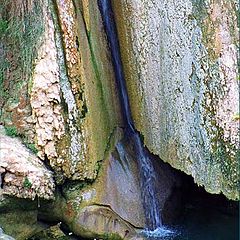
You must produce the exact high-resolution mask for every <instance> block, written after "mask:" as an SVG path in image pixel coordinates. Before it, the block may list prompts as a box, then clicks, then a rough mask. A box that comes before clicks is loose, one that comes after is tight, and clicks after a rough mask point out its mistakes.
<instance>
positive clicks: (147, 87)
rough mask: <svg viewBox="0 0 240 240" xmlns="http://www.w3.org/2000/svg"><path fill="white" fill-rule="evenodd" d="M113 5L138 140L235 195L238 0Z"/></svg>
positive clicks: (213, 188) (129, 0)
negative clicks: (140, 138) (140, 136)
mask: <svg viewBox="0 0 240 240" xmlns="http://www.w3.org/2000/svg"><path fill="white" fill-rule="evenodd" d="M112 3H113V7H114V10H115V18H116V23H117V28H118V33H119V39H120V46H121V54H122V60H123V65H124V71H125V77H126V82H127V88H128V93H129V98H130V105H131V110H132V115H133V119H134V123H135V126H136V128H137V129H138V130H139V131H140V132H141V134H142V135H143V136H144V143H145V144H146V146H147V147H148V148H149V149H150V151H152V152H153V153H154V154H157V155H158V156H159V157H160V158H161V159H163V160H164V161H166V162H169V163H170V164H171V165H172V166H173V167H175V168H177V169H181V170H183V171H184V172H186V173H187V174H191V175H192V176H193V177H194V180H195V182H196V183H197V184H199V185H203V186H204V187H205V189H206V190H207V191H208V192H211V193H220V192H223V194H224V195H226V196H227V197H228V198H229V199H239V185H238V183H239V173H238V160H237V158H238V154H237V147H238V144H239V136H238V130H239V129H238V127H239V122H238V120H239V113H238V111H239V110H238V106H239V105H238V80H237V78H238V74H239V73H238V70H237V44H238V43H237V42H238V40H237V39H238V33H239V29H238V27H237V2H236V1H234V0H231V1H225V0H211V1H195V0H192V1H191V0H188V1H177V2H175V1H164V0H160V1H142V0H141V1H140V0H120V1H118V0H113V1H112Z"/></svg>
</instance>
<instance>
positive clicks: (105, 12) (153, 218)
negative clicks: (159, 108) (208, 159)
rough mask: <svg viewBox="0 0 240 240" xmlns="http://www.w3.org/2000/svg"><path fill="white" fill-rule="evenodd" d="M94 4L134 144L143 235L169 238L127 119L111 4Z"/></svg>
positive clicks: (149, 170)
mask: <svg viewBox="0 0 240 240" xmlns="http://www.w3.org/2000/svg"><path fill="white" fill-rule="evenodd" d="M98 4H99V8H100V11H101V14H102V19H103V23H104V27H105V31H106V35H107V39H108V42H109V46H110V51H111V55H112V62H113V67H114V71H115V77H116V81H117V86H118V88H119V93H120V101H121V104H122V114H123V117H124V119H125V124H126V128H127V130H128V134H130V135H131V139H132V140H133V142H134V147H135V153H136V158H137V161H138V165H139V171H140V185H141V189H142V200H143V207H144V210H145V217H146V231H144V233H145V234H150V235H151V234H154V233H156V234H160V233H162V235H163V236H165V235H169V234H172V232H171V231H170V230H168V231H167V229H166V228H164V227H163V225H162V219H161V209H160V208H159V203H158V199H157V197H156V189H155V185H154V182H155V181H154V180H155V173H154V168H153V165H152V162H151V159H150V158H149V157H148V155H147V153H146V151H145V149H144V147H143V144H142V142H141V139H140V136H139V134H138V132H137V131H136V130H135V128H134V124H133V120H132V116H131V110H130V107H129V100H128V95H127V90H126V83H125V79H124V74H123V69H122V63H121V57H120V51H119V43H118V37H117V31H116V26H115V22H114V17H113V12H112V7H111V1H110V0H99V1H98ZM154 231H155V232H154Z"/></svg>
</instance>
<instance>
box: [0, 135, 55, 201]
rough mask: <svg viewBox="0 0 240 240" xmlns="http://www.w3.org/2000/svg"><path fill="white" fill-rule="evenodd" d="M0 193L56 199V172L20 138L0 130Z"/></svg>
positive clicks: (31, 197)
mask: <svg viewBox="0 0 240 240" xmlns="http://www.w3.org/2000/svg"><path fill="white" fill-rule="evenodd" d="M0 156H1V159H0V186H1V187H0V197H1V195H2V194H6V195H10V196H16V197H19V198H30V199H35V198H36V197H39V198H44V199H53V198H54V190H55V184H54V181H53V173H52V172H51V171H49V170H48V169H47V168H46V167H45V166H44V164H43V163H42V161H41V160H40V159H39V158H37V157H36V156H35V155H34V154H33V153H31V151H30V150H29V149H27V147H26V146H24V145H23V144H22V143H21V141H20V140H19V139H13V138H11V137H8V136H5V135H4V134H2V132H1V133H0Z"/></svg>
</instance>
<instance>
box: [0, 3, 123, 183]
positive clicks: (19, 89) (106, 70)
mask: <svg viewBox="0 0 240 240" xmlns="http://www.w3.org/2000/svg"><path fill="white" fill-rule="evenodd" d="M24 2H25V1H18V4H17V5H16V4H15V3H13V2H12V3H9V4H4V5H3V7H2V8H1V9H0V21H1V24H8V25H9V26H8V25H7V27H6V29H3V30H4V31H3V34H2V35H1V40H2V41H1V46H0V47H1V48H0V49H1V51H2V53H3V55H1V58H0V66H1V81H0V84H1V85H2V87H3V88H2V90H1V98H0V101H1V103H0V104H1V106H2V107H1V115H0V117H1V122H2V123H3V124H4V125H5V127H12V128H15V129H16V132H17V134H18V135H19V136H21V137H22V138H24V139H25V140H26V141H27V142H28V143H31V144H35V146H36V148H37V150H38V156H39V157H40V158H41V159H42V160H43V161H46V162H48V163H49V164H50V166H51V167H52V168H53V170H54V173H55V179H56V181H57V183H62V182H63V181H64V180H65V179H73V180H76V179H80V180H86V179H88V180H94V179H95V178H96V176H97V173H98V170H99V166H100V162H101V161H102V160H103V159H104V157H105V153H106V151H107V150H108V148H109V144H110V142H111V135H112V134H113V132H114V129H115V128H116V127H117V126H119V125H121V115H120V111H119V109H120V105H119V100H118V93H117V91H116V86H115V80H114V74H113V69H112V65H111V60H110V56H109V52H108V46H107V41H106V37H105V34H104V32H103V26H102V22H101V16H100V13H99V10H98V6H97V2H96V1H94V2H93V3H91V4H89V3H88V1H76V2H74V1H72V0H66V1H64V0H61V1H60V0H59V1H56V4H55V5H53V3H52V2H46V1H36V0H34V1H31V2H29V3H27V4H25V3H24ZM25 5H26V6H25ZM5 11H8V12H9V16H11V19H8V17H9V16H7V15H5V14H4V12H5ZM15 21H16V22H19V26H20V27H19V28H17V27H16V26H15V25H16V22H15ZM26 22H28V23H29V25H28V27H27V28H26V26H25V24H26ZM4 26H5V25H4ZM36 29H39V31H37V30H36ZM40 30H41V31H40ZM11 36H12V37H11ZM30 37H31V39H30ZM27 40H29V41H27ZM22 44H23V45H24V48H23V47H22ZM25 45H26V46H25ZM28 46H29V48H28ZM25 48H26V49H25ZM15 52H16V53H15ZM13 53H15V55H14V54H13ZM19 59H20V60H21V61H20V60H19ZM29 59H30V60H29ZM27 60H29V61H27ZM25 69H27V70H28V71H25ZM20 73H21V76H20V77H19V74H20ZM96 120H97V124H96Z"/></svg>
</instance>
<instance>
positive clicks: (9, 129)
mask: <svg viewBox="0 0 240 240" xmlns="http://www.w3.org/2000/svg"><path fill="white" fill-rule="evenodd" d="M5 132H6V135H7V136H9V137H18V136H19V133H18V131H17V128H16V127H15V126H5Z"/></svg>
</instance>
